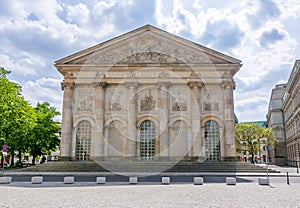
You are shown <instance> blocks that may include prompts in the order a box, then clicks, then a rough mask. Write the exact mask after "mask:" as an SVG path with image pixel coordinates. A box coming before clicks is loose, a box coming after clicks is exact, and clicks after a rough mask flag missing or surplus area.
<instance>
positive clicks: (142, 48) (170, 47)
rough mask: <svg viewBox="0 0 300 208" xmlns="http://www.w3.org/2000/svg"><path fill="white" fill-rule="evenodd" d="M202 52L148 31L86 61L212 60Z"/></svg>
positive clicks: (150, 61) (127, 62) (177, 61)
mask: <svg viewBox="0 0 300 208" xmlns="http://www.w3.org/2000/svg"><path fill="white" fill-rule="evenodd" d="M200 53H201V52H200V51H195V50H194V49H191V48H188V47H182V45H181V46H179V45H175V44H174V43H173V42H171V41H168V40H167V39H164V38H162V37H160V36H157V35H155V34H152V33H151V32H147V33H144V34H141V35H140V36H137V37H136V38H134V39H129V40H128V41H124V42H123V43H122V45H121V44H120V45H118V46H116V47H114V48H111V47H109V48H107V49H103V50H101V51H99V52H95V53H94V54H92V55H91V56H90V57H89V59H88V60H84V62H88V63H92V64H99V63H110V64H111V63H112V64H130V63H155V64H157V63H207V62H210V60H209V58H208V57H207V56H206V55H205V54H203V55H201V54H200Z"/></svg>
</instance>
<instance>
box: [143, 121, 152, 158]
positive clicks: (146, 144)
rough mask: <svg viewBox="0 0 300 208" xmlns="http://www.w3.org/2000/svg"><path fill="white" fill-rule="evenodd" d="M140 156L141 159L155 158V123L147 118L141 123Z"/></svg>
mask: <svg viewBox="0 0 300 208" xmlns="http://www.w3.org/2000/svg"><path fill="white" fill-rule="evenodd" d="M140 138H141V143H140V157H141V160H154V158H155V125H154V123H153V122H152V121H149V120H146V121H144V122H143V123H142V124H141V133H140Z"/></svg>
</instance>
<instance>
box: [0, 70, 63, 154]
mask: <svg viewBox="0 0 300 208" xmlns="http://www.w3.org/2000/svg"><path fill="white" fill-rule="evenodd" d="M9 73H10V72H9V71H7V70H5V69H4V68H2V67H0V92H1V93H0V145H1V146H2V145H3V144H8V147H9V148H8V151H9V153H10V155H11V156H12V158H13V155H14V153H15V151H17V152H18V157H19V160H21V155H22V153H25V152H29V153H31V155H32V156H34V158H35V157H37V156H39V155H41V154H47V153H49V152H50V151H53V150H55V149H56V147H57V146H58V145H59V135H58V134H59V131H60V125H59V123H58V122H55V121H54V120H53V118H54V117H55V116H58V115H60V113H59V112H58V111H56V109H55V108H54V107H51V106H50V104H49V103H47V102H45V103H41V104H39V103H38V104H37V107H35V108H33V107H31V106H30V105H29V103H28V102H27V101H26V100H25V99H24V97H23V96H22V94H21V92H22V91H21V90H22V88H21V86H20V85H19V84H17V83H14V82H11V81H9V80H8V79H7V75H8V74H9Z"/></svg>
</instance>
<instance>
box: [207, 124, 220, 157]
mask: <svg viewBox="0 0 300 208" xmlns="http://www.w3.org/2000/svg"><path fill="white" fill-rule="evenodd" d="M204 135H205V156H206V160H207V161H219V160H220V137H219V125H218V123H217V122H215V121H212V120H209V121H207V122H206V123H205V133H204Z"/></svg>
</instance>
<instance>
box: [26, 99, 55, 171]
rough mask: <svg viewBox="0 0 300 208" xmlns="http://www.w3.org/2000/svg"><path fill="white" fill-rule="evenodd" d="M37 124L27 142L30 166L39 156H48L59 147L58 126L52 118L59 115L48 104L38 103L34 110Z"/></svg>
mask: <svg viewBox="0 0 300 208" xmlns="http://www.w3.org/2000/svg"><path fill="white" fill-rule="evenodd" d="M35 114H36V117H37V122H36V124H35V126H34V128H33V129H32V132H31V135H30V137H29V139H28V140H27V148H28V152H29V153H30V154H31V155H32V157H33V159H32V165H35V159H36V157H37V156H39V155H43V154H48V153H50V152H51V151H54V150H56V148H57V146H58V145H59V142H60V140H59V131H60V125H59V123H58V122H56V121H54V120H53V119H54V117H55V116H58V115H60V113H59V112H58V111H56V109H55V108H54V107H51V106H50V104H49V103H48V102H44V103H38V104H37V107H36V108H35Z"/></svg>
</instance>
